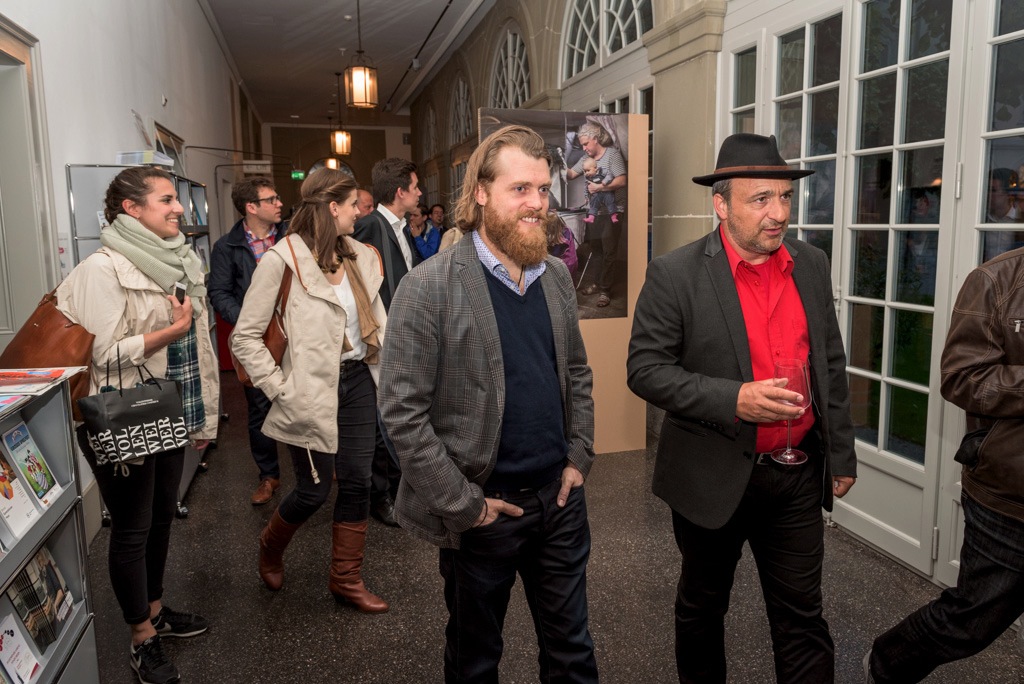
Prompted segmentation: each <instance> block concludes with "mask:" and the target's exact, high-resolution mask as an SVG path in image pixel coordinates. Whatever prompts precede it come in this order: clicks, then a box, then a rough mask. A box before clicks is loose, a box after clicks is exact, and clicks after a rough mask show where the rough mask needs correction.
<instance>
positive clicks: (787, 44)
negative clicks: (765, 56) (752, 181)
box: [777, 29, 804, 157]
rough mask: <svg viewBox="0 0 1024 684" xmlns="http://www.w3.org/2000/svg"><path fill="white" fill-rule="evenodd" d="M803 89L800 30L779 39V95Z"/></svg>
mask: <svg viewBox="0 0 1024 684" xmlns="http://www.w3.org/2000/svg"><path fill="white" fill-rule="evenodd" d="M803 87H804V30H803V29H799V30H797V31H793V32H792V33H789V34H787V35H785V36H782V38H779V90H778V93H777V94H778V95H788V94H789V93H795V92H796V91H798V90H801V89H802V88H803ZM782 156H783V157H785V156H786V155H782Z"/></svg>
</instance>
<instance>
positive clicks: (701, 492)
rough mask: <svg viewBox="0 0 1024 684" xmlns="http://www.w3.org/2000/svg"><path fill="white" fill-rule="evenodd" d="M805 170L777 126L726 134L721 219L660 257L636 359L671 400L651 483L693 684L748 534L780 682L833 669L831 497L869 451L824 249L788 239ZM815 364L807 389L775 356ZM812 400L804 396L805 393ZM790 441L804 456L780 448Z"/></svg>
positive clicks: (702, 674) (712, 677) (642, 311)
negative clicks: (826, 571)
mask: <svg viewBox="0 0 1024 684" xmlns="http://www.w3.org/2000/svg"><path fill="white" fill-rule="evenodd" d="M810 173H812V172H811V171H807V170H801V169H792V168H790V167H789V166H788V165H787V164H786V162H785V161H784V160H783V159H782V157H781V156H780V155H779V153H778V148H777V146H776V142H775V138H774V136H772V137H769V138H765V137H763V136H759V135H752V134H745V133H741V134H736V135H733V136H730V137H729V138H727V139H726V140H725V142H723V144H722V149H721V150H720V152H719V157H718V164H717V170H716V172H715V173H713V174H710V175H707V176H700V177H697V178H694V179H693V180H694V182H696V183H698V184H701V185H706V186H713V194H714V206H715V212H716V214H717V215H718V218H719V220H720V221H721V224H720V226H719V227H718V229H717V230H715V231H713V232H712V233H710V234H709V235H707V236H705V237H703V238H701V239H699V240H697V241H696V242H693V243H691V244H689V245H687V246H685V247H681V248H679V249H677V250H675V251H673V252H670V253H668V254H665V255H663V256H661V257H658V258H657V259H654V260H653V261H651V263H650V266H649V268H648V271H647V280H646V282H645V284H644V287H643V290H642V291H641V293H640V297H639V299H638V301H637V305H636V316H635V319H634V322H633V333H632V339H631V340H630V347H629V358H628V361H627V371H628V383H629V387H630V389H632V390H633V391H634V392H635V393H636V394H637V395H639V396H640V397H642V398H644V399H646V400H647V401H649V402H650V403H652V404H654V405H655V406H657V407H659V408H661V409H664V410H665V420H664V423H663V426H662V432H661V439H660V441H659V444H658V455H657V461H656V464H655V469H654V484H653V490H654V493H655V494H656V495H657V496H659V497H660V498H662V499H664V500H665V502H666V503H668V504H669V506H670V507H671V508H672V523H673V531H674V533H675V539H676V543H677V545H678V547H679V550H680V552H681V554H682V557H683V569H682V573H681V576H680V579H679V585H678V592H677V596H676V606H675V614H676V664H677V668H678V671H679V681H680V682H724V681H725V678H726V664H725V663H726V660H725V646H724V626H723V625H724V620H723V618H724V616H725V613H726V611H727V610H728V607H729V593H730V590H731V588H732V582H733V574H734V571H735V569H736V564H737V562H738V560H739V558H740V554H741V550H742V546H743V543H744V542H749V544H750V548H751V551H752V553H753V555H754V560H755V562H756V563H757V567H758V572H759V575H760V578H761V588H762V591H763V593H764V596H765V603H766V606H767V611H768V618H769V623H770V625H771V634H772V644H773V650H774V654H775V672H776V677H777V680H778V681H779V682H780V683H797V682H799V683H806V682H815V684H822V683H825V682H832V681H833V679H834V647H833V643H832V638H831V636H830V635H829V629H828V624H827V623H826V622H825V620H824V619H823V618H822V610H821V570H822V559H823V555H824V539H823V537H824V530H823V521H822V515H821V508H822V506H824V507H825V509H826V510H831V509H832V501H833V496H839V497H841V496H843V495H844V494H846V492H847V491H848V490H849V489H850V487H851V486H852V485H853V483H854V480H855V475H856V456H855V454H854V445H853V427H852V423H851V420H850V414H849V388H848V386H847V381H846V356H845V353H844V350H843V340H842V338H841V336H840V333H839V325H838V322H837V320H836V314H835V308H834V305H833V302H832V280H831V268H830V266H829V261H828V259H827V257H826V255H825V254H824V253H823V252H822V251H821V250H819V249H817V248H816V247H812V246H811V245H809V244H807V243H805V242H801V241H799V240H797V239H795V238H786V230H787V228H788V226H789V219H790V201H791V198H792V195H793V180H794V179H797V178H802V177H803V176H806V175H809V174H810ZM781 358H790V359H797V360H799V361H803V362H806V363H807V364H808V366H809V370H810V385H811V391H810V395H811V397H810V398H811V403H810V407H811V409H812V410H805V409H803V408H801V404H802V403H803V401H804V399H805V397H803V396H801V395H800V394H799V393H796V392H793V391H791V390H790V389H787V388H786V387H785V385H786V383H785V381H780V380H776V379H775V377H776V372H775V370H774V362H775V361H777V360H779V359H781ZM804 405H806V404H804ZM785 421H791V422H792V432H793V443H794V444H796V445H798V448H799V449H800V450H802V451H804V452H805V453H806V454H807V455H808V457H809V458H808V459H807V461H806V462H805V463H803V464H800V465H784V464H782V463H778V462H776V461H775V460H773V458H772V452H773V451H774V450H776V449H781V448H783V447H786V446H787V423H786V422H785Z"/></svg>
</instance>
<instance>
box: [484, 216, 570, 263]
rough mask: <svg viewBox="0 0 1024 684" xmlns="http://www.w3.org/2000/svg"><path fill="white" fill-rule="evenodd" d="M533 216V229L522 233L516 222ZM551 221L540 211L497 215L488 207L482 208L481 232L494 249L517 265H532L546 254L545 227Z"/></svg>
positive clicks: (542, 259) (546, 237)
mask: <svg viewBox="0 0 1024 684" xmlns="http://www.w3.org/2000/svg"><path fill="white" fill-rule="evenodd" d="M529 217H537V218H539V219H540V221H539V222H538V223H537V224H536V228H535V229H534V230H532V231H530V232H526V233H524V232H523V231H520V230H519V220H520V219H523V218H529ZM552 220H553V218H552V217H551V215H549V214H547V213H544V212H534V211H522V212H520V213H518V214H516V215H515V216H506V215H503V214H499V213H498V212H497V211H495V210H494V209H492V208H491V206H490V205H487V206H485V207H484V230H485V232H486V233H487V237H488V238H489V239H490V241H491V242H493V243H494V246H495V247H497V248H498V249H499V250H501V252H503V253H504V254H505V256H507V257H508V258H509V259H511V260H512V261H513V262H515V263H517V264H519V265H520V266H523V267H527V266H536V265H537V264H539V263H540V262H542V261H544V257H546V256H547V255H548V233H547V229H548V224H549V223H550V222H551V221H552Z"/></svg>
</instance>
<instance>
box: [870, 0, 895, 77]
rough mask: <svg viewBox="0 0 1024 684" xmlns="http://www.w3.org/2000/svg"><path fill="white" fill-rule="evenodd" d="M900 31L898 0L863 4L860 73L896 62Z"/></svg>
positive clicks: (877, 0)
mask: <svg viewBox="0 0 1024 684" xmlns="http://www.w3.org/2000/svg"><path fill="white" fill-rule="evenodd" d="M899 33H900V0H871V1H870V2H867V3H865V4H864V53H863V59H862V62H861V63H862V64H863V65H864V68H863V69H862V70H861V73H867V72H869V71H874V70H875V69H880V68H882V67H887V66H892V65H893V64H895V63H896V54H897V48H898V47H899Z"/></svg>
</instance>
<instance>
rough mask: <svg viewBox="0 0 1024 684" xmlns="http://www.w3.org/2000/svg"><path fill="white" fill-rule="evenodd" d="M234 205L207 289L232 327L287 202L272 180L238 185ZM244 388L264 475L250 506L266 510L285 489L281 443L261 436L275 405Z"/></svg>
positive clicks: (281, 227)
mask: <svg viewBox="0 0 1024 684" xmlns="http://www.w3.org/2000/svg"><path fill="white" fill-rule="evenodd" d="M231 201H232V202H233V203H234V205H235V209H237V210H238V213H240V214H241V215H242V218H241V219H240V220H239V221H238V222H237V223H236V224H235V225H234V227H233V228H232V229H231V231H230V232H228V234H227V235H225V236H224V237H222V238H221V239H219V240H217V242H216V244H214V246H213V254H212V255H211V257H210V282H209V288H208V289H209V294H210V302H211V303H212V304H213V308H214V310H216V312H217V313H218V314H220V317H221V318H223V319H224V320H225V321H226V322H227V323H228V324H229V325H232V326H233V325H235V322H236V321H237V320H238V312H239V311H241V309H242V299H243V298H244V297H245V293H246V290H248V289H249V283H250V282H251V281H252V273H253V271H255V270H256V264H258V263H259V261H260V258H262V256H263V255H264V254H265V253H266V251H267V250H268V249H270V248H271V247H273V246H274V243H275V242H277V239H278V238H279V237H282V236H283V235H284V233H285V229H286V226H285V224H284V223H282V222H281V208H282V206H283V203H282V202H281V198H280V197H279V196H278V194H277V192H276V191H275V190H274V183H273V181H271V180H270V179H269V178H247V179H245V180H243V181H239V182H238V183H235V185H234V187H233V188H231ZM243 389H244V390H245V400H246V403H247V404H248V405H249V448H250V449H251V450H252V457H253V460H254V461H256V466H257V467H258V468H259V476H260V483H259V486H258V487H257V488H256V491H255V492H254V493H253V495H252V498H251V502H252V505H253V506H261V505H263V504H265V503H267V502H268V501H270V499H271V498H272V497H273V496H274V492H275V491H276V490H277V488H278V487H279V486H280V484H281V468H280V465H279V464H278V461H277V442H275V441H274V440H272V439H270V438H269V437H267V436H266V435H264V434H263V432H262V428H263V421H264V419H266V417H267V411H269V410H270V401H269V400H268V399H267V396H266V395H265V394H263V392H261V391H260V390H258V389H256V388H255V387H244V388H243Z"/></svg>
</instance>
